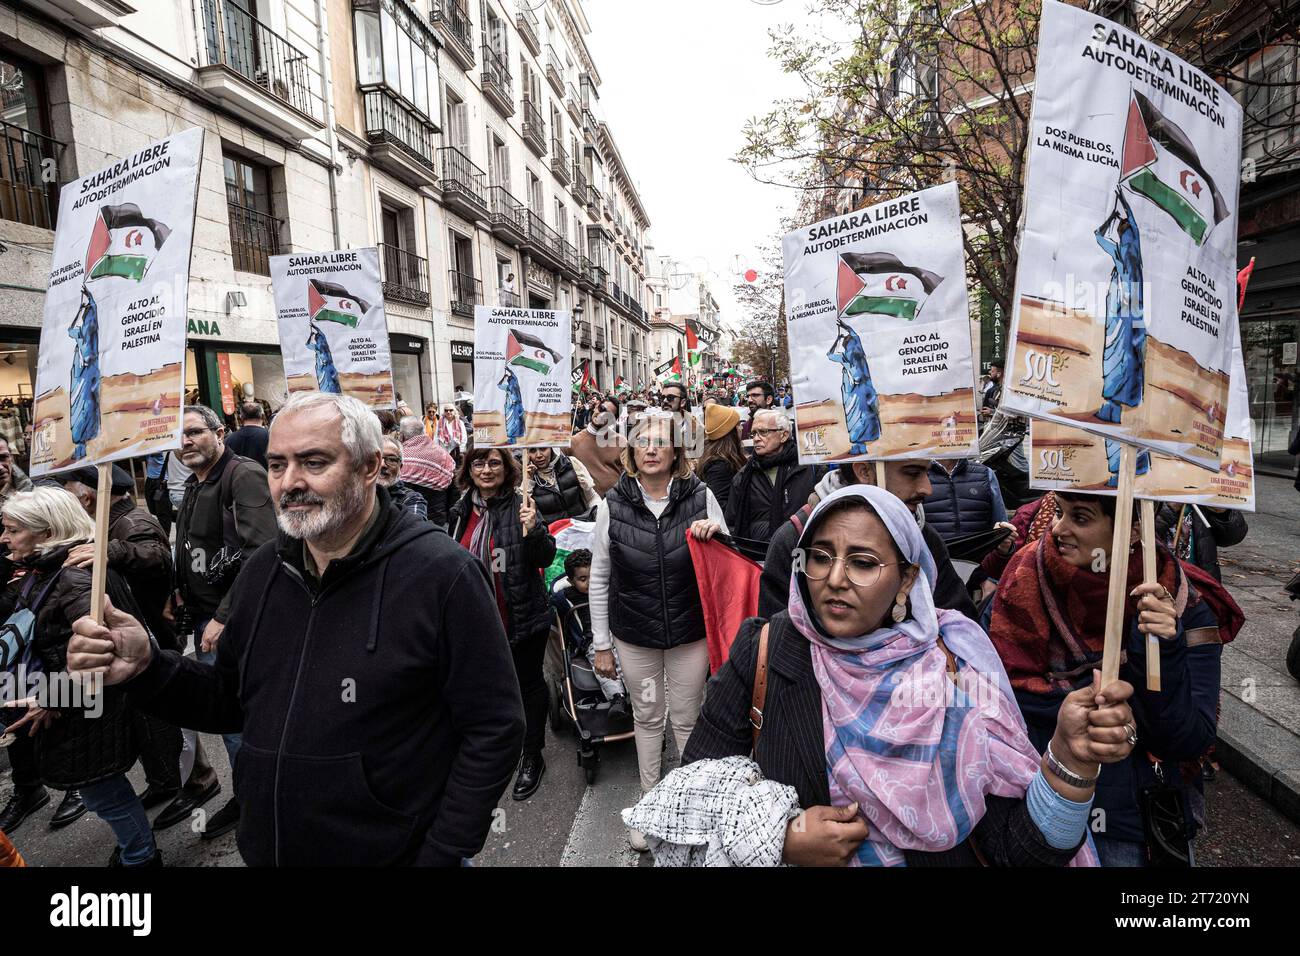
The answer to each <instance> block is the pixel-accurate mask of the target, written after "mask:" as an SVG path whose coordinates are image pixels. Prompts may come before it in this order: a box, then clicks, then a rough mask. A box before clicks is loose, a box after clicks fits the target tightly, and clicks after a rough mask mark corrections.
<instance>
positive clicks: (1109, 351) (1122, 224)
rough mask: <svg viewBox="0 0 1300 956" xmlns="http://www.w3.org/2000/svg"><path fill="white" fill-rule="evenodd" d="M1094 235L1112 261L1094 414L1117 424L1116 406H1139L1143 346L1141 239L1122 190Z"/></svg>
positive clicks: (1144, 337) (1119, 413)
mask: <svg viewBox="0 0 1300 956" xmlns="http://www.w3.org/2000/svg"><path fill="white" fill-rule="evenodd" d="M1121 207H1122V212H1121ZM1096 236H1097V245H1099V246H1101V248H1102V249H1103V250H1105V252H1106V254H1107V255H1108V256H1110V257H1111V259H1112V260H1113V261H1114V266H1113V268H1112V269H1111V273H1110V287H1109V288H1108V289H1107V290H1106V345H1105V349H1104V351H1103V352H1102V359H1101V374H1102V384H1101V397H1102V402H1101V408H1100V409H1098V411H1097V417H1098V418H1099V419H1101V420H1102V421H1103V422H1115V423H1118V422H1119V420H1120V415H1121V413H1122V408H1121V406H1128V407H1129V408H1136V407H1137V406H1138V405H1141V404H1142V387H1143V385H1144V381H1145V379H1144V362H1145V360H1146V346H1147V327H1146V322H1145V320H1144V316H1143V309H1142V241H1141V237H1140V235H1139V233H1138V227H1137V222H1136V221H1135V220H1134V218H1133V210H1132V209H1131V208H1130V207H1129V204H1128V200H1126V199H1125V198H1124V192H1123V190H1116V203H1115V208H1114V209H1112V210H1111V214H1110V216H1109V217H1108V218H1107V219H1106V221H1105V222H1104V223H1102V224H1101V228H1099V229H1098V230H1097V232H1096Z"/></svg>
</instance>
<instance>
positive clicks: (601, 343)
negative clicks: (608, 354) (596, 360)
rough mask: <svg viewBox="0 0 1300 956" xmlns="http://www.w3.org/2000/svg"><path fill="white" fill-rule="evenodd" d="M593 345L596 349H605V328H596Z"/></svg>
mask: <svg viewBox="0 0 1300 956" xmlns="http://www.w3.org/2000/svg"><path fill="white" fill-rule="evenodd" d="M594 347H595V349H596V350H597V351H604V349H605V330H604V329H601V328H598V329H596V344H595V346H594Z"/></svg>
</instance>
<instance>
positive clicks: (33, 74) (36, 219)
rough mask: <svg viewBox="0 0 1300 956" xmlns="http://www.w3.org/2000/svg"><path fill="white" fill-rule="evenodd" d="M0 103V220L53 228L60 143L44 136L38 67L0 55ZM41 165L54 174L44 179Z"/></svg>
mask: <svg viewBox="0 0 1300 956" xmlns="http://www.w3.org/2000/svg"><path fill="white" fill-rule="evenodd" d="M0 107H2V108H3V112H2V113H0V131H3V134H4V143H3V144H0V219H9V220H12V221H14V222H21V223H26V224H27V225H29V226H40V227H41V228H43V229H53V228H54V215H55V212H56V211H57V210H58V205H59V193H58V183H57V181H56V180H57V178H58V176H57V174H58V168H59V157H60V156H61V155H62V152H63V144H62V143H59V142H57V141H56V140H54V139H51V138H50V137H49V136H48V135H47V133H48V132H49V130H48V128H47V127H46V124H45V83H44V80H43V77H42V74H41V71H40V70H39V69H37V68H36V67H33V66H30V65H28V64H26V63H23V62H21V61H19V60H16V59H14V58H12V57H10V56H8V55H7V54H6V55H4V56H0ZM46 170H50V171H52V172H53V173H54V174H55V175H54V176H51V177H49V181H48V182H46V178H47V177H46V176H45V171H46Z"/></svg>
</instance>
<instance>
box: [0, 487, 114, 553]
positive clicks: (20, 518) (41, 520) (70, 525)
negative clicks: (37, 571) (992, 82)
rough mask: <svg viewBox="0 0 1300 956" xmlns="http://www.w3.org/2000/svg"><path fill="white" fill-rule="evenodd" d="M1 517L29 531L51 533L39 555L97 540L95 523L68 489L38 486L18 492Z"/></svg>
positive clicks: (42, 543)
mask: <svg viewBox="0 0 1300 956" xmlns="http://www.w3.org/2000/svg"><path fill="white" fill-rule="evenodd" d="M0 514H3V515H4V516H5V517H6V518H10V519H11V520H13V521H16V522H18V524H20V525H22V526H23V527H24V528H26V529H27V530H28V531H34V532H36V533H37V534H42V533H45V532H49V535H50V536H49V538H47V539H46V540H44V541H42V542H41V543H40V544H38V545H37V546H36V553H37V554H47V553H48V552H50V551H53V550H54V549H55V548H61V547H63V546H65V545H71V544H83V543H85V542H87V541H93V540H95V522H93V521H91V520H90V515H88V514H86V509H85V508H83V507H81V502H80V501H78V500H77V496H76V495H74V494H73V493H72V492H70V491H68V490H67V489H65V488H54V487H51V486H49V485H38V486H37V487H35V488H33V489H32V490H31V491H19V492H16V493H14V494H13V495H12V496H11V497H10V498H9V500H8V501H6V502H5V503H4V508H3V509H0Z"/></svg>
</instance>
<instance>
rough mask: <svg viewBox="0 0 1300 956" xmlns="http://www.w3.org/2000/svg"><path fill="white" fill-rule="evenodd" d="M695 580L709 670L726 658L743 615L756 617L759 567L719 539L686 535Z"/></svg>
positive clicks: (710, 671)
mask: <svg viewBox="0 0 1300 956" xmlns="http://www.w3.org/2000/svg"><path fill="white" fill-rule="evenodd" d="M686 543H687V547H689V548H690V550H691V561H692V562H694V564H695V579H696V581H697V582H698V583H699V587H700V604H701V605H703V607H704V635H705V639H706V640H707V641H708V645H709V673H710V674H713V673H716V672H717V670H718V668H719V667H721V666H722V665H723V664H725V663H726V661H727V655H728V654H729V653H730V652H731V642H732V641H734V640H735V639H736V632H737V631H738V630H740V625H741V623H742V622H743V621H744V620H745V618H747V617H757V616H758V578H759V574H760V573H761V571H762V569H761V568H759V566H758V565H757V564H755V563H754V562H753V561H751V560H749V558H746V557H744V556H743V555H740V554H737V553H736V552H735V551H732V550H731V549H730V548H728V547H727V546H726V545H725V544H723V543H722V542H721V541H699V540H697V539H696V538H694V537H692V536H690V535H687V539H686Z"/></svg>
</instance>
